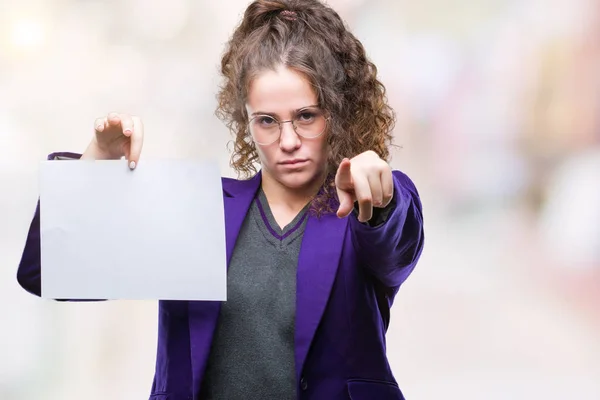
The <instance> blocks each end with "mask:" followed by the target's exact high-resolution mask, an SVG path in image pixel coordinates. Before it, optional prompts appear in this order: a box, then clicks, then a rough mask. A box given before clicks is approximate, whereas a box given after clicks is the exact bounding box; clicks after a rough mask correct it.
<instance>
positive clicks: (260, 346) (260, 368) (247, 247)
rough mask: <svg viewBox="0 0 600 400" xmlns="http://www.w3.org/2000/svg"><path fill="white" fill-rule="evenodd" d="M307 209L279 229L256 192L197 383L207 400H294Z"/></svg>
mask: <svg viewBox="0 0 600 400" xmlns="http://www.w3.org/2000/svg"><path fill="white" fill-rule="evenodd" d="M307 209H308V206H307V207H305V209H304V210H302V211H301V212H300V213H299V214H298V215H297V216H296V218H294V220H293V221H292V222H290V223H289V224H288V225H287V226H286V227H284V228H283V229H281V228H280V227H279V226H278V225H277V223H276V222H275V219H274V218H273V214H272V213H271V210H270V208H269V205H268V203H267V199H266V197H265V195H264V193H263V192H262V190H259V191H258V194H257V197H256V199H255V201H254V202H253V204H252V205H251V206H250V210H249V211H248V214H247V216H246V218H245V220H244V223H243V225H242V228H241V230H240V233H239V236H238V239H237V243H236V245H235V248H234V251H233V255H232V258H231V263H230V265H229V270H228V274H227V301H226V302H224V303H223V305H222V308H221V313H220V316H219V322H218V325H217V328H216V331H215V336H214V340H213V343H212V349H211V354H210V357H209V360H208V366H207V370H206V373H205V375H204V379H203V383H202V396H201V398H202V399H205V400H237V399H244V400H253V399H256V400H270V399H273V400H286V399H295V398H296V378H295V365H294V331H295V329H294V321H295V317H296V269H297V265H298V256H299V254H300V245H301V242H302V235H303V233H304V228H305V225H306V220H307V215H308V214H307Z"/></svg>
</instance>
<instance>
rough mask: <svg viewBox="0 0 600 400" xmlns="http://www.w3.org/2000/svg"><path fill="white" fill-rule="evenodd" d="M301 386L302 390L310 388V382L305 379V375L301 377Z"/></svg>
mask: <svg viewBox="0 0 600 400" xmlns="http://www.w3.org/2000/svg"><path fill="white" fill-rule="evenodd" d="M300 388H301V389H302V390H306V389H308V383H307V382H306V379H304V377H302V378H300Z"/></svg>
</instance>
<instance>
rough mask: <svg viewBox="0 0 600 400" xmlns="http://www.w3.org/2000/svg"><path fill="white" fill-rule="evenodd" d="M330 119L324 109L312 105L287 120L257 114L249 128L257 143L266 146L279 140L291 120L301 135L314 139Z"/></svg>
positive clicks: (320, 133)
mask: <svg viewBox="0 0 600 400" xmlns="http://www.w3.org/2000/svg"><path fill="white" fill-rule="evenodd" d="M328 121H329V117H326V116H325V112H324V111H323V110H321V109H320V108H318V107H313V106H311V107H306V108H303V109H301V110H299V111H298V112H297V113H296V115H295V116H294V118H293V119H291V120H287V121H279V120H278V119H277V118H275V117H274V116H272V115H266V114H259V115H255V116H254V117H252V119H251V120H250V121H249V122H248V130H249V132H250V135H251V136H252V139H253V140H254V142H255V143H256V144H260V145H263V146H266V145H270V144H272V143H275V142H276V141H277V140H279V138H280V137H281V131H282V129H283V124H285V123H288V122H291V123H292V126H293V127H294V131H295V132H296V133H297V134H298V135H299V136H301V137H303V138H306V139H314V138H317V137H319V136H321V135H322V134H323V132H325V129H326V128H327V122H328Z"/></svg>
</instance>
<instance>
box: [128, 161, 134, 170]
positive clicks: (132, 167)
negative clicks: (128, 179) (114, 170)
mask: <svg viewBox="0 0 600 400" xmlns="http://www.w3.org/2000/svg"><path fill="white" fill-rule="evenodd" d="M129 169H135V161H132V162H130V163H129Z"/></svg>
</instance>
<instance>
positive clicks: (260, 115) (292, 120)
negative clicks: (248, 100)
mask: <svg viewBox="0 0 600 400" xmlns="http://www.w3.org/2000/svg"><path fill="white" fill-rule="evenodd" d="M311 108H318V109H319V111H321V113H322V115H323V118H324V119H325V127H324V128H323V131H321V133H319V134H318V135H315V136H310V137H306V136H304V135H302V134H301V133H298V130H297V129H298V128H297V127H296V125H295V124H294V119H289V120H286V121H279V120H278V119H277V117H275V116H274V115H270V114H257V115H255V116H253V117H252V118H251V119H249V120H248V126H247V128H246V131H247V133H248V135H249V136H250V138H251V139H252V141H253V142H254V143H256V144H258V145H261V146H269V145H272V144H273V143H275V142H277V141H278V140H279V139H281V133H282V132H283V124H285V123H288V122H291V123H292V128H293V129H294V133H296V135H298V136H300V137H301V138H304V139H316V138H318V137H319V136H321V135H322V134H323V133H325V131H326V130H327V127H328V124H329V121H330V120H331V116H329V115H327V112H326V111H325V110H323V109H321V108H320V107H319V106H318V105H312V106H306V107H303V108H300V109H298V110H297V111H296V116H297V115H298V114H301V113H302V112H303V111H308V110H310V109H311ZM258 117H269V118H271V119H273V120H274V121H275V122H277V125H279V135H277V138H276V139H275V140H273V141H272V142H270V143H260V142H258V141H257V140H256V139H254V135H252V132H250V124H251V123H252V121H254V120H255V119H256V118H258Z"/></svg>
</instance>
